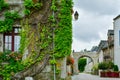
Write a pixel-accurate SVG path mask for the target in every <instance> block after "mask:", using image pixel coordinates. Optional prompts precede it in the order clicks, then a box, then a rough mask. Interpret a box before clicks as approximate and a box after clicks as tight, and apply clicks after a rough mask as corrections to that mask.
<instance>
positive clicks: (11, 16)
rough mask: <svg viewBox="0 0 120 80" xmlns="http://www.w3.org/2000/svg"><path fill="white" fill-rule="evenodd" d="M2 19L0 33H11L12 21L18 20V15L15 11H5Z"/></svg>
mask: <svg viewBox="0 0 120 80" xmlns="http://www.w3.org/2000/svg"><path fill="white" fill-rule="evenodd" d="M4 17H5V19H4V20H0V32H6V31H8V32H9V31H11V30H12V27H13V24H14V21H15V20H16V19H19V18H20V15H19V14H18V13H17V12H16V11H13V12H10V11H6V12H5V13H4Z"/></svg>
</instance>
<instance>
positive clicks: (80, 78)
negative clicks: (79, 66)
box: [72, 73, 120, 80]
mask: <svg viewBox="0 0 120 80" xmlns="http://www.w3.org/2000/svg"><path fill="white" fill-rule="evenodd" d="M72 80H120V78H101V77H99V76H95V75H91V74H85V73H79V75H74V76H72Z"/></svg>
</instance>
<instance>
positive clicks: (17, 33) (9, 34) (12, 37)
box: [3, 27, 21, 51]
mask: <svg viewBox="0 0 120 80" xmlns="http://www.w3.org/2000/svg"><path fill="white" fill-rule="evenodd" d="M15 29H21V27H13V29H12V31H11V32H5V33H4V37H3V42H4V46H3V51H5V36H11V51H15V48H14V44H15V36H19V34H20V33H19V32H15Z"/></svg>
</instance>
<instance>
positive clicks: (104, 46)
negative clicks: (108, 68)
mask: <svg viewBox="0 0 120 80" xmlns="http://www.w3.org/2000/svg"><path fill="white" fill-rule="evenodd" d="M107 37H108V40H101V41H100V43H99V46H98V53H99V62H103V61H106V62H107V61H112V62H113V61H114V30H108V33H107Z"/></svg>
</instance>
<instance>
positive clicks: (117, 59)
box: [113, 15, 120, 69]
mask: <svg viewBox="0 0 120 80" xmlns="http://www.w3.org/2000/svg"><path fill="white" fill-rule="evenodd" d="M113 20H114V22H113V26H114V63H115V64H116V65H118V67H119V69H120V15H118V16H117V17H116V18H114V19H113Z"/></svg>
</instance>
